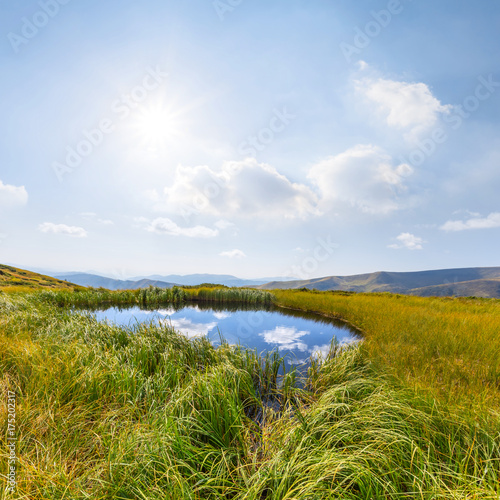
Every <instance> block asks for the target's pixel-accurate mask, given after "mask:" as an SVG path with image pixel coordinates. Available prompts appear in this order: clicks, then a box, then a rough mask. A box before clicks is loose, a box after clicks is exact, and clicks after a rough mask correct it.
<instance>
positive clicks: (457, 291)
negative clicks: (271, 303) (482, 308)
mask: <svg viewBox="0 0 500 500" xmlns="http://www.w3.org/2000/svg"><path fill="white" fill-rule="evenodd" d="M498 280H500V267H474V268H464V269H439V270H435V271H417V272H407V273H400V272H385V271H382V272H376V273H369V274H357V275H353V276H327V277H324V278H315V279H310V280H295V281H285V282H277V281H273V282H270V283H266V284H265V285H262V286H259V287H257V288H260V289H263V290H272V289H289V288H292V289H293V288H308V289H316V290H343V291H353V292H391V293H406V294H412V295H421V296H432V295H436V296H448V295H455V296H477V297H490V298H500V288H499V283H500V281H498Z"/></svg>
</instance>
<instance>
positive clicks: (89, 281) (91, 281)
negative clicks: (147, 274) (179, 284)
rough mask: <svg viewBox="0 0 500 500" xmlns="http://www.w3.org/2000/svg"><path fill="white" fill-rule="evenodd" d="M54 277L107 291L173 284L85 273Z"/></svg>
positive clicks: (167, 286) (170, 284)
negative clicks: (106, 289) (118, 278)
mask: <svg viewBox="0 0 500 500" xmlns="http://www.w3.org/2000/svg"><path fill="white" fill-rule="evenodd" d="M54 277H56V278H59V279H63V280H67V281H71V282H72V283H76V284H77V285H80V286H91V287H93V288H100V287H102V288H108V289H109V290H134V289H136V288H147V287H149V286H157V287H159V288H171V287H173V286H174V285H175V283H165V282H164V281H160V280H151V279H141V280H117V279H113V278H108V277H106V276H99V275H97V274H87V273H64V274H55V275H54Z"/></svg>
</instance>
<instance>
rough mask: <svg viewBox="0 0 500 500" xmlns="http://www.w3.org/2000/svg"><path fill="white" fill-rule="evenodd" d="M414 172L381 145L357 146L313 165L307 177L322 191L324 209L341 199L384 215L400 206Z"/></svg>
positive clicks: (359, 207) (368, 211) (322, 206)
mask: <svg viewBox="0 0 500 500" xmlns="http://www.w3.org/2000/svg"><path fill="white" fill-rule="evenodd" d="M412 173H413V169H412V168H411V167H410V166H409V165H407V164H399V165H396V166H394V165H393V161H392V158H391V157H390V156H389V155H388V154H387V153H385V152H384V151H383V150H381V149H380V148H378V147H376V146H372V145H357V146H355V147H353V148H351V149H348V150H347V151H345V152H343V153H341V154H339V155H337V156H332V157H330V158H327V159H326V160H323V161H321V162H320V163H318V164H316V165H314V166H313V167H312V168H311V169H310V171H309V174H308V177H309V179H310V180H311V181H312V182H313V183H314V184H315V185H316V186H317V189H318V190H319V192H320V193H321V204H320V208H322V209H325V208H331V206H332V204H333V203H335V202H339V201H340V202H347V203H349V204H350V205H351V206H354V207H356V208H358V209H360V210H362V211H363V212H365V213H373V214H375V213H382V214H384V213H389V212H392V211H394V210H397V209H399V208H401V200H400V196H401V195H402V194H404V193H405V192H406V191H407V187H406V186H405V179H406V178H407V177H409V176H410V175H411V174H412Z"/></svg>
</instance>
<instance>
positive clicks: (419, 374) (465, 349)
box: [273, 290, 500, 419]
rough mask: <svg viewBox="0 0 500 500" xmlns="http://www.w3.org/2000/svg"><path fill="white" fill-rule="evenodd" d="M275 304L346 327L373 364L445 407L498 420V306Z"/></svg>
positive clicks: (436, 301) (288, 297) (319, 300)
mask: <svg viewBox="0 0 500 500" xmlns="http://www.w3.org/2000/svg"><path fill="white" fill-rule="evenodd" d="M273 293H274V294H275V296H276V300H277V303H278V305H280V306H282V307H290V308H294V309H301V310H307V311H316V312H319V313H321V314H326V315H328V316H332V317H336V318H341V319H344V320H347V321H349V322H351V323H353V324H354V325H356V326H357V327H359V328H360V329H361V330H363V332H364V343H363V349H364V350H365V352H366V354H367V356H368V358H369V359H370V360H371V362H372V363H375V364H377V365H379V366H381V367H383V369H384V370H390V371H391V372H392V373H393V374H394V375H396V376H397V377H398V378H399V379H400V380H402V381H404V382H406V383H407V384H410V386H416V387H418V388H421V389H425V390H432V391H433V392H434V394H435V395H438V396H439V397H440V398H444V399H445V400H447V401H449V402H453V403H456V404H460V405H463V406H470V405H472V404H473V405H475V406H476V408H477V409H479V410H486V411H489V412H490V413H491V415H492V417H493V418H495V419H497V418H498V417H499V416H500V414H499V412H498V408H500V300H492V299H474V298H423V297H412V296H402V295H391V294H348V295H347V294H344V293H335V292H333V293H332V292H310V291H308V292H304V291H294V290H286V291H281V290H275V291H274V292H273Z"/></svg>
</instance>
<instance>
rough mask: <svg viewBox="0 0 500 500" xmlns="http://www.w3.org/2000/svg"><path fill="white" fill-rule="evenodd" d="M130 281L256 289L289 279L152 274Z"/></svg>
mask: <svg viewBox="0 0 500 500" xmlns="http://www.w3.org/2000/svg"><path fill="white" fill-rule="evenodd" d="M132 279H133V280H138V279H148V280H160V281H166V282H170V283H177V284H179V285H187V286H193V285H200V284H202V283H214V284H217V285H225V286H234V287H239V286H248V287H256V286H259V285H263V284H265V283H268V282H270V281H284V280H287V279H290V278H283V277H275V278H258V279H242V278H237V277H236V276H232V275H230V274H187V275H184V276H183V275H180V274H169V275H168V276H161V275H159V274H153V275H152V276H138V277H136V278H132Z"/></svg>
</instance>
